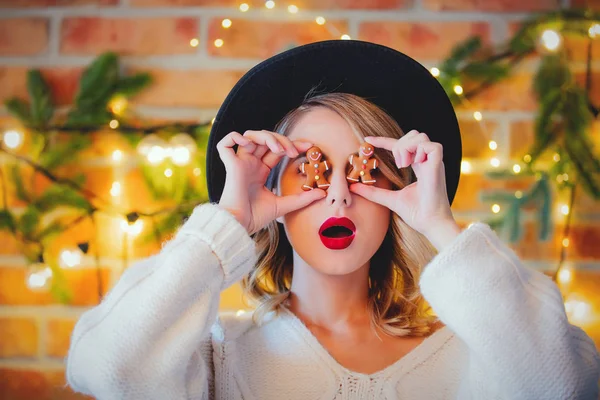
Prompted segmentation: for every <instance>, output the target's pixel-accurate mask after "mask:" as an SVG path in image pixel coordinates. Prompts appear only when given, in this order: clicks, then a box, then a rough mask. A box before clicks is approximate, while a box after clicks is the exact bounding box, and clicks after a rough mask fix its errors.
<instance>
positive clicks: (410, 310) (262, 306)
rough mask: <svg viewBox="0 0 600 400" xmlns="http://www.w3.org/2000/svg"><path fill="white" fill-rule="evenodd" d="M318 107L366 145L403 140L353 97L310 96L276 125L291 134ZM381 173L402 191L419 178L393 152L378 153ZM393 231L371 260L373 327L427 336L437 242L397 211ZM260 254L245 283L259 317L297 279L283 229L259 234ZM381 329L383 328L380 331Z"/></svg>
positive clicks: (280, 301)
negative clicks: (430, 266) (429, 271)
mask: <svg viewBox="0 0 600 400" xmlns="http://www.w3.org/2000/svg"><path fill="white" fill-rule="evenodd" d="M315 107H325V108H327V109H329V110H332V111H335V112H336V113H338V114H339V115H340V116H342V117H343V118H344V119H345V120H346V122H348V124H349V125H350V127H351V128H352V130H353V131H354V133H355V135H357V137H358V138H359V140H360V141H361V142H363V141H364V137H365V136H385V137H391V138H400V137H402V136H403V135H404V132H403V131H402V129H401V128H400V127H399V126H398V124H397V123H396V121H395V120H394V119H392V118H391V117H390V116H389V115H388V114H386V113H385V112H384V111H383V110H382V109H380V108H379V107H377V106H376V105H374V104H372V103H370V102H369V101H367V100H365V99H363V98H361V97H358V96H355V95H352V94H347V93H326V94H318V95H312V93H309V94H308V95H307V97H306V99H305V100H304V102H303V104H302V105H301V106H300V107H298V108H296V109H294V110H292V111H290V112H289V113H288V114H287V115H286V116H285V117H284V118H283V119H282V120H281V121H280V122H279V123H278V124H277V126H276V127H275V131H276V132H278V133H280V134H282V135H289V134H290V132H291V131H292V129H293V127H294V125H295V124H296V123H297V121H298V120H299V119H300V117H302V116H303V115H304V114H306V113H307V112H308V111H310V110H311V109H313V108H315ZM376 157H377V158H378V160H379V161H380V166H379V171H380V172H379V173H381V174H383V175H384V176H385V177H386V178H387V179H388V180H389V181H390V182H391V183H392V185H393V189H400V188H402V187H404V186H406V185H407V184H409V183H410V182H411V181H412V179H413V174H412V169H410V168H406V169H402V170H398V168H397V167H396V165H395V162H394V159H393V156H392V155H391V153H390V152H388V151H385V150H380V149H376ZM280 169H281V163H280V164H279V165H278V166H277V167H275V168H274V169H273V170H272V171H271V174H270V175H269V178H268V180H267V183H266V187H267V188H269V189H273V188H274V186H275V185H276V182H277V178H278V176H279V172H280ZM390 219H391V220H390V224H389V228H388V232H387V234H386V236H385V238H384V240H383V242H382V243H381V246H380V247H379V249H378V250H377V252H376V253H375V254H374V255H373V257H372V258H371V264H370V269H369V293H368V296H369V299H368V304H369V313H370V318H371V325H372V326H373V327H374V328H380V330H382V331H383V332H384V333H386V334H388V335H391V336H425V335H427V334H429V333H431V332H432V325H433V324H435V323H436V322H438V319H437V318H436V317H435V316H434V315H433V312H432V310H431V307H430V306H429V305H428V304H427V303H426V302H425V299H424V298H423V296H422V295H421V293H420V290H419V278H420V275H421V271H422V268H423V267H424V266H425V265H426V264H427V263H429V261H431V259H432V258H433V257H434V256H435V254H436V250H435V248H434V247H433V246H432V245H431V243H430V242H429V241H428V240H427V239H425V238H424V237H423V236H422V235H421V234H419V233H418V232H417V231H415V230H414V229H412V228H410V227H409V226H408V225H407V224H405V223H404V222H403V221H402V220H401V218H400V217H398V215H396V214H395V213H391V217H390ZM253 239H254V241H255V243H256V247H257V251H258V262H257V264H256V267H255V268H254V269H253V270H252V271H251V272H250V274H248V275H247V276H246V277H244V279H243V280H242V282H241V284H242V288H243V291H244V295H245V296H246V298H247V299H249V300H250V301H251V302H252V303H254V304H255V305H256V309H255V310H254V314H253V319H254V321H255V322H256V323H258V324H260V323H261V322H262V321H263V318H264V316H265V315H266V314H267V313H269V312H271V311H275V312H279V311H280V310H281V307H283V306H284V305H285V303H286V300H287V299H288V297H289V295H290V287H291V282H292V275H293V264H292V260H293V258H292V251H293V250H292V246H291V244H290V242H289V241H288V238H287V236H286V234H285V231H284V229H283V225H281V224H279V223H277V222H276V221H273V222H271V223H270V224H269V225H267V226H266V227H265V228H263V229H262V230H260V231H258V232H256V233H255V234H254V235H253ZM376 331H377V330H376Z"/></svg>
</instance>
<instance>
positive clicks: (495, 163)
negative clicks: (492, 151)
mask: <svg viewBox="0 0 600 400" xmlns="http://www.w3.org/2000/svg"><path fill="white" fill-rule="evenodd" d="M490 164H492V167H494V168H498V167H499V166H500V160H498V159H497V158H496V157H494V158H492V159H491V160H490Z"/></svg>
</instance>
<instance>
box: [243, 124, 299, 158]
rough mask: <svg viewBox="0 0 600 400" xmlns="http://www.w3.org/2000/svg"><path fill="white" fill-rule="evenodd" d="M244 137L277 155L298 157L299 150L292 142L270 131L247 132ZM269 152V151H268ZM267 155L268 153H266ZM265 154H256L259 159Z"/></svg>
mask: <svg viewBox="0 0 600 400" xmlns="http://www.w3.org/2000/svg"><path fill="white" fill-rule="evenodd" d="M244 137H245V138H248V139H250V140H252V141H253V142H254V143H256V144H258V145H264V146H267V147H268V150H271V151H272V152H273V153H277V154H284V153H285V154H287V155H288V156H289V157H296V156H298V150H296V148H295V147H294V145H293V144H292V141H291V140H290V139H289V138H287V137H285V136H283V135H280V134H277V133H274V132H269V131H264V130H263V131H246V132H245V133H244ZM268 150H267V151H268ZM265 153H266V151H265ZM265 153H263V154H256V153H255V155H256V156H257V157H258V156H260V157H262V156H263V155H264V154H265Z"/></svg>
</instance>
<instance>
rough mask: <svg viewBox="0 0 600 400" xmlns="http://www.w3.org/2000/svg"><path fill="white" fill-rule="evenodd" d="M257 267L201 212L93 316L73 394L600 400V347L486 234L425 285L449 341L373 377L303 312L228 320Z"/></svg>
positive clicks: (538, 279) (77, 338)
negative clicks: (236, 289)
mask: <svg viewBox="0 0 600 400" xmlns="http://www.w3.org/2000/svg"><path fill="white" fill-rule="evenodd" d="M255 260H256V254H255V246H254V242H253V241H252V239H251V238H250V237H249V236H248V234H247V233H246V231H245V229H244V228H243V227H242V226H241V225H240V224H239V223H238V222H237V221H236V220H235V219H234V218H233V217H232V216H231V215H230V214H229V213H227V212H226V211H224V210H222V209H220V208H219V207H218V206H217V205H214V204H205V205H202V206H199V207H197V208H196V210H195V211H194V213H193V214H192V216H191V217H190V218H189V220H188V221H187V222H186V223H185V224H184V225H183V227H182V228H181V229H180V230H179V232H178V233H177V235H176V237H175V238H174V239H173V240H171V241H170V242H169V243H167V244H166V245H165V247H164V248H163V250H162V251H161V252H160V253H159V254H158V255H156V256H153V257H151V258H149V259H147V260H144V261H142V262H140V263H138V264H136V265H134V266H132V267H131V268H129V269H128V270H127V271H126V272H125V273H124V274H123V276H122V277H121V279H120V280H119V282H118V283H117V284H116V285H115V287H114V288H113V289H112V290H111V292H110V293H109V294H108V296H107V297H106V298H105V300H104V301H103V302H102V303H101V304H100V305H98V306H96V307H94V308H93V309H91V310H89V311H87V312H86V313H85V314H83V316H82V317H81V319H80V320H79V321H78V323H77V325H76V326H75V329H74V331H73V335H72V340H71V348H70V351H69V355H68V358H67V379H68V384H69V385H70V386H71V387H72V388H73V389H74V390H76V391H79V392H83V393H86V394H90V395H93V396H95V397H96V398H98V399H101V400H104V399H106V400H117V399H129V400H137V399H140V400H142V399H143V400H150V399H160V400H183V399H213V398H217V399H245V400H250V399H257V400H259V399H260V400H270V399H278V400H279V399H285V400H295V399H298V400H300V399H301V400H306V399H327V400H331V399H361V400H362V399H388V400H391V399H425V400H434V399H461V400H462V399H473V400H483V399H484V400H492V399H507V400H508V399H510V400H515V399H524V400H549V399H585V400H595V399H597V398H598V380H599V379H600V357H599V356H598V352H597V350H596V348H595V346H594V343H593V342H592V340H591V339H590V338H589V337H588V336H587V335H586V334H585V333H584V332H583V331H582V330H581V329H579V328H577V327H575V326H572V325H570V324H569V322H568V321H567V316H566V314H565V309H564V306H563V302H562V298H561V294H560V292H559V290H558V288H557V287H556V285H555V284H554V283H553V282H552V281H551V280H550V279H549V278H548V277H546V276H545V275H544V274H542V273H540V272H537V271H534V270H530V269H528V268H525V267H524V266H523V265H522V263H521V262H520V261H519V259H518V258H517V257H516V256H515V254H514V253H513V252H512V250H510V249H509V248H508V247H507V246H505V245H504V244H503V243H502V242H501V240H500V239H499V238H498V237H497V236H496V235H495V233H494V232H493V231H492V230H491V229H490V228H489V227H488V226H487V225H485V224H482V223H477V224H474V225H472V226H471V227H470V228H469V229H466V230H464V231H463V232H462V233H461V234H460V235H459V236H458V237H457V238H456V239H455V240H454V241H453V242H452V243H451V244H450V245H449V246H448V247H446V248H444V249H443V250H442V251H441V252H440V253H439V254H438V255H437V256H436V257H435V258H434V259H433V260H432V261H431V262H430V263H429V264H428V265H427V266H426V267H425V270H424V272H423V274H422V277H421V281H420V287H421V291H422V293H423V295H424V297H425V298H426V300H427V301H428V302H429V304H431V306H432V307H433V309H434V310H435V311H436V312H437V315H438V316H439V318H440V319H441V321H442V322H444V323H445V324H446V327H444V328H442V329H440V330H438V331H436V332H435V333H434V334H432V335H431V336H429V337H428V338H427V339H425V340H424V341H423V342H422V343H421V344H420V345H419V346H418V347H416V348H415V349H414V350H413V351H411V352H410V353H409V354H408V355H406V356H405V357H403V358H401V359H400V360H398V361H397V362H396V363H394V364H392V365H390V366H389V367H387V368H385V369H383V370H381V371H379V372H377V373H374V374H371V375H366V374H360V373H355V372H352V371H350V370H348V369H346V368H344V367H342V366H341V365H340V364H338V363H337V362H336V361H335V359H334V358H333V357H332V356H331V355H329V354H328V353H327V351H326V350H325V349H324V348H323V347H322V346H321V345H320V344H319V342H318V341H317V340H316V338H315V337H314V336H313V335H312V334H311V332H310V331H309V330H308V328H306V327H305V326H304V325H303V324H302V322H301V321H300V320H299V319H297V318H296V317H295V316H294V315H293V314H292V313H291V312H290V311H287V310H285V311H284V312H283V313H280V314H279V315H275V314H271V315H270V317H269V319H268V321H267V322H266V323H264V324H262V325H261V326H260V327H259V326H256V325H254V324H253V323H252V320H251V318H250V316H249V315H243V316H241V317H235V316H221V317H218V316H217V314H218V306H219V294H220V292H221V291H222V290H223V289H225V288H227V287H229V286H230V285H232V284H233V283H235V282H237V281H238V280H239V279H241V278H242V276H244V275H245V274H247V273H248V272H249V271H250V270H251V268H252V267H253V265H254V263H255Z"/></svg>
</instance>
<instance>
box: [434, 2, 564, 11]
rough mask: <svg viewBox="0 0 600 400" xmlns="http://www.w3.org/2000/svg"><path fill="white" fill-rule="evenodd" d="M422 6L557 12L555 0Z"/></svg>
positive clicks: (441, 8) (470, 9)
mask: <svg viewBox="0 0 600 400" xmlns="http://www.w3.org/2000/svg"><path fill="white" fill-rule="evenodd" d="M423 6H424V7H425V8H427V9H430V10H434V11H496V12H519V11H545V10H557V9H558V6H557V2H556V0H502V1H489V0H423Z"/></svg>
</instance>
